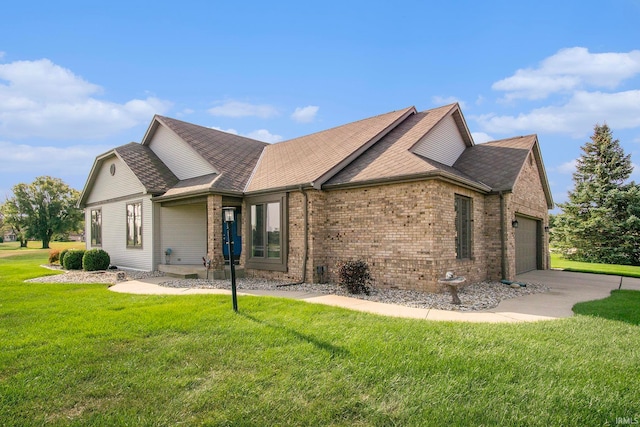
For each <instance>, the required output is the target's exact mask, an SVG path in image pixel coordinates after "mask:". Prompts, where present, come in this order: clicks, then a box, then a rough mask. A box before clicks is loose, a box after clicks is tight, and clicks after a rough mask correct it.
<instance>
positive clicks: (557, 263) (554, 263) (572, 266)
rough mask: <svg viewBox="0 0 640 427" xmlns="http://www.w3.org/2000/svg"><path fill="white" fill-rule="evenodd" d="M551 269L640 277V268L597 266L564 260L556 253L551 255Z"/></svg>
mask: <svg viewBox="0 0 640 427" xmlns="http://www.w3.org/2000/svg"><path fill="white" fill-rule="evenodd" d="M551 268H559V269H562V270H567V271H577V272H581V273H597V274H610V275H614V276H627V277H640V267H637V266H633V265H619V264H598V263H593V262H580V261H571V260H568V259H564V258H563V257H562V255H560V254H557V253H552V254H551Z"/></svg>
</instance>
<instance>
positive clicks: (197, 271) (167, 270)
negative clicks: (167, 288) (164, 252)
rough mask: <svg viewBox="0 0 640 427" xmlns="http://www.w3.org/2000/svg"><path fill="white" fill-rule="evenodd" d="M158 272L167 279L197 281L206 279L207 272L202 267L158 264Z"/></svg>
mask: <svg viewBox="0 0 640 427" xmlns="http://www.w3.org/2000/svg"><path fill="white" fill-rule="evenodd" d="M158 270H159V271H161V272H163V273H164V274H165V275H167V276H169V277H175V278H178V279H197V278H199V277H202V278H204V277H206V274H207V270H206V268H204V266H202V265H175V264H160V265H159V266H158Z"/></svg>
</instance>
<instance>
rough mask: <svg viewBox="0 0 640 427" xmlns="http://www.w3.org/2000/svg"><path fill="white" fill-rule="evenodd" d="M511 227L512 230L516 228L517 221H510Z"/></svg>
mask: <svg viewBox="0 0 640 427" xmlns="http://www.w3.org/2000/svg"><path fill="white" fill-rule="evenodd" d="M511 226H512V227H513V228H518V220H517V219H514V220H513V221H511Z"/></svg>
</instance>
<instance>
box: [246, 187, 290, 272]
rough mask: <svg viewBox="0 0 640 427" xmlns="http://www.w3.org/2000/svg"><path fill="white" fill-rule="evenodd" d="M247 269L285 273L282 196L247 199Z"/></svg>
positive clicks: (284, 206)
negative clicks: (248, 215) (248, 219)
mask: <svg viewBox="0 0 640 427" xmlns="http://www.w3.org/2000/svg"><path fill="white" fill-rule="evenodd" d="M247 202H248V204H249V213H250V216H251V218H250V221H248V230H247V236H248V239H249V242H248V246H249V251H248V252H249V254H248V259H247V267H248V268H255V269H260V270H275V271H286V270H287V267H286V259H287V254H286V252H287V237H286V235H287V233H286V225H287V221H286V195H276V196H267V197H259V198H254V199H250V200H248V201H247Z"/></svg>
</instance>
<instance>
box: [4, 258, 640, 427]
mask: <svg viewBox="0 0 640 427" xmlns="http://www.w3.org/2000/svg"><path fill="white" fill-rule="evenodd" d="M42 262H44V255H42V254H39V253H38V252H28V253H24V254H21V255H19V256H12V257H6V258H1V259H0V337H2V339H0V425H43V424H50V425H101V426H102V425H136V426H145V425H148V426H151V425H153V426H159V425H176V424H185V425H220V426H222V425H256V426H264V425H295V426H298V425H313V426H315V425H334V426H339V425H344V426H347V425H348V426H351V425H361V426H363V425H385V426H386V425H402V426H407V425H420V426H422V425H436V426H441V425H464V426H467V425H532V426H536V425H540V426H543V425H544V426H548V425H563V426H571V425H576V426H577V425H580V426H583V425H603V424H605V423H609V424H611V425H613V424H615V422H616V418H619V417H635V418H638V417H639V413H640V408H639V407H638V404H637V402H639V401H640V378H638V376H637V375H635V374H634V373H637V372H638V370H639V369H640V353H639V352H638V349H640V333H639V332H640V330H639V329H638V326H637V323H636V324H631V323H634V322H631V323H629V322H628V321H626V320H625V319H622V320H624V321H616V320H609V319H605V318H599V317H594V316H576V317H574V318H570V319H564V320H558V321H548V322H538V323H524V324H502V325H493V324H467V323H448V322H442V323H441V322H428V321H419V320H408V319H396V318H385V317H381V316H375V315H370V314H366V313H360V312H353V311H348V310H344V309H339V308H333V307H327V306H322V305H314V304H306V303H304V302H300V301H293V300H285V299H277V298H268V297H249V296H240V297H239V300H238V302H239V308H240V312H239V313H238V314H235V313H234V312H233V311H232V309H231V301H230V297H228V296H218V295H192V296H143V295H126V294H118V293H114V292H111V291H109V290H108V289H107V287H106V285H87V284H78V285H61V284H36V283H23V282H22V281H23V280H24V279H25V278H28V277H33V276H36V275H41V274H47V273H48V272H47V270H44V269H41V268H39V267H37V265H38V264H40V263H42ZM625 295H626V294H624V293H623V294H621V295H620V296H621V297H622V298H623V299H624V298H626V297H625ZM603 304H604V305H605V306H606V305H607V302H606V301H605V302H604V303H603Z"/></svg>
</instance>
